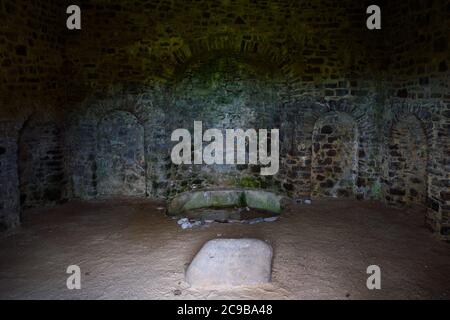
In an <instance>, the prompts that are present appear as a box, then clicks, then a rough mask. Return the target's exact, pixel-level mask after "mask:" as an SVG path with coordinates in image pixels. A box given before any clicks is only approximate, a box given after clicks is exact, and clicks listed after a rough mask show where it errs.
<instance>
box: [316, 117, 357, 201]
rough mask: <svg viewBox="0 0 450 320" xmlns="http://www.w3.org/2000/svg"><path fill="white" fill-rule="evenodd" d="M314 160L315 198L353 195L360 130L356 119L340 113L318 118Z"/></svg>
mask: <svg viewBox="0 0 450 320" xmlns="http://www.w3.org/2000/svg"><path fill="white" fill-rule="evenodd" d="M311 160H312V161H311V193H312V196H313V197H353V196H354V195H355V190H356V179H357V175H358V130H357V125H356V123H355V121H354V120H353V118H351V117H350V116H349V115H346V114H344V113H339V112H331V113H328V114H326V115H324V116H322V117H321V118H319V119H318V120H317V122H316V124H315V126H314V130H313V135H312V159H311Z"/></svg>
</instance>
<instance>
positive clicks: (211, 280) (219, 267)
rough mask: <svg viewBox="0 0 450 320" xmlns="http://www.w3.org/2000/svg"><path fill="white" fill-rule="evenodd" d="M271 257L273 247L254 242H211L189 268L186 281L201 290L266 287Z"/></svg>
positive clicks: (198, 254)
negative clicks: (209, 288) (262, 285)
mask: <svg viewBox="0 0 450 320" xmlns="http://www.w3.org/2000/svg"><path fill="white" fill-rule="evenodd" d="M272 255H273V251H272V247H271V246H270V245H268V244H267V243H265V242H264V241H261V240H257V239H215V240H210V241H208V242H207V243H206V244H205V245H204V246H203V247H202V248H201V250H200V251H199V252H198V253H197V255H196V256H195V258H194V260H192V262H191V264H190V265H189V268H188V269H187V271H186V281H187V282H188V283H189V284H190V285H191V286H192V287H202V288H207V287H234V286H253V285H259V284H263V283H268V282H270V279H271V271H272Z"/></svg>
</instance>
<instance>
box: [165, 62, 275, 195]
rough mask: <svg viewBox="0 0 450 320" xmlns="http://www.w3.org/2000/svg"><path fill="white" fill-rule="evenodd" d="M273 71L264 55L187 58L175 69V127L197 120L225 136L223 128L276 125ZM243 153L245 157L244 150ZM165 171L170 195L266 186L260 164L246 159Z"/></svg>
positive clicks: (190, 128)
mask: <svg viewBox="0 0 450 320" xmlns="http://www.w3.org/2000/svg"><path fill="white" fill-rule="evenodd" d="M276 73H277V70H275V68H274V66H272V65H271V64H268V63H266V62H265V61H264V60H263V59H262V60H260V59H259V58H257V57H252V58H251V59H250V58H248V57H242V56H241V55H239V54H233V53H227V54H226V55H224V56H222V55H220V53H214V54H211V55H210V56H208V58H205V59H203V58H201V59H196V60H194V61H191V62H190V63H189V64H187V65H186V66H184V68H183V70H180V73H179V76H178V78H177V83H176V86H175V92H174V95H175V99H174V101H175V105H174V110H173V111H174V112H173V120H174V121H175V123H176V125H177V126H176V128H185V129H187V130H189V131H190V132H193V126H194V121H202V126H203V130H207V129H213V128H214V129H219V130H221V131H222V134H223V136H224V137H225V136H226V134H225V130H226V129H243V130H244V131H245V130H247V129H255V130H258V129H268V131H269V132H270V129H273V128H278V127H279V126H278V125H277V124H276V123H277V116H278V115H279V108H280V105H281V103H280V101H281V99H280V97H279V94H280V92H281V90H279V86H278V85H277V80H276V79H278V78H277V77H276ZM224 142H225V141H224ZM207 144H208V143H203V146H205V145H207ZM246 144H247V147H248V140H247V141H246ZM224 145H225V144H224ZM246 153H247V159H248V149H247V150H246ZM224 162H225V161H224ZM246 163H248V161H246ZM170 175H171V182H172V185H171V190H170V193H171V195H174V194H177V193H180V192H185V191H189V190H193V189H205V188H211V187H252V188H264V187H266V186H267V184H266V180H267V179H266V178H264V177H262V176H261V175H260V168H259V167H258V166H256V165H248V164H245V165H237V164H235V165H232V164H224V165H217V164H211V165H206V164H201V165H194V164H193V165H173V166H172V167H171V172H170ZM269 179H270V178H269Z"/></svg>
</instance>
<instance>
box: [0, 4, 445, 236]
mask: <svg viewBox="0 0 450 320" xmlns="http://www.w3.org/2000/svg"><path fill="white" fill-rule="evenodd" d="M67 4H71V3H69V2H67ZM65 5H66V3H65V1H62V2H61V1H55V0H51V1H46V2H42V1H29V2H27V3H23V2H17V1H12V0H5V1H2V2H1V3H0V19H1V20H2V21H3V23H2V25H1V26H0V47H1V49H2V50H1V51H0V64H1V68H0V81H1V83H2V85H1V86H0V98H1V100H0V106H1V107H0V177H1V183H0V191H1V192H0V225H1V226H0V228H2V229H7V228H10V227H13V226H16V225H18V223H19V220H20V212H21V211H23V209H24V208H26V207H33V206H41V205H50V204H55V203H59V202H60V201H62V200H64V199H74V198H82V199H93V198H98V197H107V196H122V195H127V196H140V197H157V198H165V199H167V198H170V197H172V196H174V195H177V194H179V193H181V192H184V191H189V190H198V189H203V188H209V187H242V188H258V189H267V190H273V191H277V192H280V193H282V194H285V195H288V196H291V197H310V196H316V197H321V196H337V197H356V198H358V199H378V200H381V201H384V202H386V203H387V204H392V205H396V206H408V205H424V206H425V207H426V210H427V214H426V222H427V224H428V225H429V226H430V227H431V228H432V229H433V230H434V231H435V232H436V234H438V235H439V237H441V238H443V239H449V237H450V221H449V210H450V196H449V194H450V192H449V188H450V182H449V181H450V176H449V163H448V161H449V160H448V159H449V158H450V153H449V152H450V151H449V150H450V142H449V140H450V139H449V133H450V120H449V119H450V96H449V94H448V92H449V91H450V87H449V86H450V72H449V65H450V57H449V52H450V50H449V42H450V39H449V33H448V30H447V29H448V28H447V25H448V21H449V19H450V18H449V12H450V11H449V5H448V3H447V2H446V1H421V2H420V3H414V5H411V2H408V1H407V2H402V1H395V2H392V3H391V2H390V3H386V4H384V5H383V27H382V30H377V31H369V30H367V29H366V28H365V18H366V14H365V10H366V6H365V3H363V2H358V1H350V0H349V1H347V0H343V1H333V0H321V1H319V0H317V1H316V0H311V1H301V2H296V1H284V0H281V1H262V2H261V1H250V2H248V1H221V2H217V1H206V0H205V1H202V0H200V1H184V0H183V1H181V0H169V1H153V0H149V1H127V0H122V1H106V0H95V1H84V0H82V1H80V2H79V5H80V6H81V7H82V12H83V19H82V21H83V22H82V24H83V28H82V30H81V31H69V30H67V29H66V28H65V25H64V23H63V22H64V11H65V10H64V9H65ZM187 13H189V14H187ZM399 35H401V36H399ZM27 119H28V121H27ZM194 120H202V121H203V122H204V127H205V128H212V127H215V128H216V127H217V128H222V129H225V128H231V129H234V128H243V129H246V128H268V129H270V128H279V129H280V139H281V141H280V142H281V145H280V149H281V150H280V154H281V159H280V170H279V172H278V174H276V175H275V176H273V177H270V176H269V177H262V176H260V175H259V168H258V167H257V166H242V165H239V166H226V167H219V166H204V165H192V166H188V165H183V166H174V165H173V164H172V163H171V160H170V150H171V147H172V146H173V143H172V142H171V141H170V134H171V132H172V131H173V130H174V129H176V128H187V129H192V125H193V121H194ZM21 176H22V177H21ZM20 194H22V204H21V202H20V198H21V197H20Z"/></svg>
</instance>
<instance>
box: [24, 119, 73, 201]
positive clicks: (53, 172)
mask: <svg viewBox="0 0 450 320" xmlns="http://www.w3.org/2000/svg"><path fill="white" fill-rule="evenodd" d="M61 139H62V132H61V128H60V127H59V125H58V124H57V122H56V121H54V120H50V119H44V118H39V117H37V116H31V117H30V118H28V119H27V120H26V121H25V122H24V124H23V126H22V128H21V130H20V131H19V138H18V150H17V152H18V158H17V159H18V176H19V190H20V205H21V208H22V209H26V208H32V207H38V206H46V205H51V204H55V203H58V202H59V201H61V200H62V199H63V198H64V186H65V183H66V178H65V170H64V152H63V151H64V150H63V148H62V141H61Z"/></svg>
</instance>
